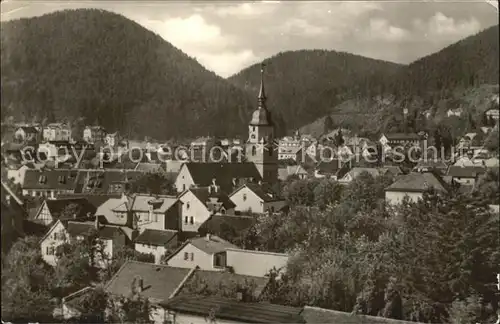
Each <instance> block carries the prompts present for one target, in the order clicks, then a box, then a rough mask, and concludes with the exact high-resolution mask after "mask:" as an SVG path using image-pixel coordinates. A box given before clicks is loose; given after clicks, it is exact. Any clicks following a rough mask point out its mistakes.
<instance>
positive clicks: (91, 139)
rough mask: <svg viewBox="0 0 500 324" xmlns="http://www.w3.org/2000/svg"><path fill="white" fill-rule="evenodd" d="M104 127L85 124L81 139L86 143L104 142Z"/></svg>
mask: <svg viewBox="0 0 500 324" xmlns="http://www.w3.org/2000/svg"><path fill="white" fill-rule="evenodd" d="M105 138H106V129H104V127H102V126H85V129H84V130H83V140H84V141H86V142H88V143H96V142H105Z"/></svg>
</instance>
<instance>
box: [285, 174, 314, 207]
mask: <svg viewBox="0 0 500 324" xmlns="http://www.w3.org/2000/svg"><path fill="white" fill-rule="evenodd" d="M318 183H319V182H318V181H317V180H315V179H314V180H311V179H306V180H292V181H290V182H288V184H287V185H286V186H285V188H284V189H283V196H284V198H285V199H286V200H287V201H288V202H289V203H290V204H291V205H306V206H312V205H313V204H314V188H315V187H316V186H317V185H318Z"/></svg>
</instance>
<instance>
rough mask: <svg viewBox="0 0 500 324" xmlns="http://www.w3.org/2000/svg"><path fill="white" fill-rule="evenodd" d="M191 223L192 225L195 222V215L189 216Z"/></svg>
mask: <svg viewBox="0 0 500 324" xmlns="http://www.w3.org/2000/svg"><path fill="white" fill-rule="evenodd" d="M189 224H191V225H193V224H194V217H193V216H191V217H189Z"/></svg>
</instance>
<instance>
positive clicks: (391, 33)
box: [360, 18, 410, 42]
mask: <svg viewBox="0 0 500 324" xmlns="http://www.w3.org/2000/svg"><path fill="white" fill-rule="evenodd" d="M409 36H410V32H409V31H407V30H406V29H403V28H400V27H396V26H393V25H391V24H390V23H389V21H388V20H386V19H382V18H372V19H370V23H369V25H368V27H367V29H366V30H365V31H364V32H362V33H361V35H360V37H361V38H363V39H365V40H370V41H387V42H400V41H403V40H405V39H407V38H408V37H409Z"/></svg>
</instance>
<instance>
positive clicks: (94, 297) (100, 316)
mask: <svg viewBox="0 0 500 324" xmlns="http://www.w3.org/2000/svg"><path fill="white" fill-rule="evenodd" d="M108 298H109V296H108V294H107V293H106V292H105V291H104V288H103V287H102V286H101V285H99V286H97V287H95V288H92V289H90V290H89V291H88V292H86V293H85V294H84V295H83V296H82V297H80V298H79V300H78V305H79V309H80V312H81V314H80V315H79V316H77V317H76V318H72V319H71V321H72V322H75V321H76V322H77V323H103V322H104V320H105V311H106V306H107V304H108Z"/></svg>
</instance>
